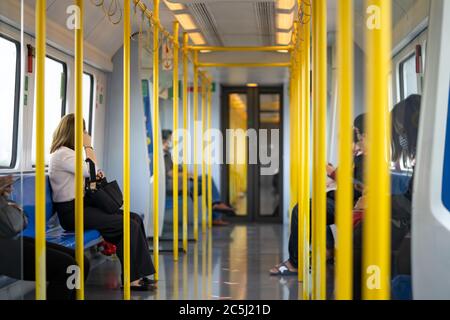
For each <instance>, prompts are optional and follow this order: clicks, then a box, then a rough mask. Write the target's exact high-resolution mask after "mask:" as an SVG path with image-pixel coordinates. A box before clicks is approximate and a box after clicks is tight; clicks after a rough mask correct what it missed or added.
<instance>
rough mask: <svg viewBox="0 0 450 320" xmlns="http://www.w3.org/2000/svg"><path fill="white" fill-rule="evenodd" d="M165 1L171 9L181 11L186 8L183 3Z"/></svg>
mask: <svg viewBox="0 0 450 320" xmlns="http://www.w3.org/2000/svg"><path fill="white" fill-rule="evenodd" d="M164 3H165V4H166V6H167V8H169V10H171V11H181V10H184V9H185V8H184V6H183V5H182V4H181V3H174V2H170V1H168V0H164Z"/></svg>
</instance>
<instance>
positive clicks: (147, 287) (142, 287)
mask: <svg viewBox="0 0 450 320" xmlns="http://www.w3.org/2000/svg"><path fill="white" fill-rule="evenodd" d="M144 279H145V278H144ZM144 279H141V281H140V282H139V285H138V286H130V290H131V291H138V292H148V291H156V290H157V289H158V286H157V285H156V283H153V284H152V283H148V281H153V280H150V279H146V280H144ZM120 289H121V290H123V286H121V287H120Z"/></svg>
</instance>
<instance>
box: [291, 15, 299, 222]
mask: <svg viewBox="0 0 450 320" xmlns="http://www.w3.org/2000/svg"><path fill="white" fill-rule="evenodd" d="M297 30H298V22H295V23H294V34H296V32H297ZM293 40H294V41H298V37H296V36H294V37H293ZM296 59H297V57H296V52H293V54H292V59H291V60H292V63H293V65H292V66H291V81H293V82H294V81H295V79H296V76H297V70H296V67H295V65H296ZM290 94H291V95H290V97H291V104H290V108H289V111H290V114H291V117H290V132H291V134H290V146H291V148H290V149H291V153H290V163H291V168H290V180H291V181H290V188H291V189H290V206H289V212H290V213H292V209H293V208H294V207H295V206H296V205H297V203H298V187H299V184H298V170H299V160H298V159H299V158H298V155H299V153H298V152H299V151H298V148H297V146H298V130H299V127H298V117H297V114H298V106H297V105H296V104H295V103H294V101H296V96H297V94H298V92H297V90H296V87H295V86H292V87H291V93H290Z"/></svg>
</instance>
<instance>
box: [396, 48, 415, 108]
mask: <svg viewBox="0 0 450 320" xmlns="http://www.w3.org/2000/svg"><path fill="white" fill-rule="evenodd" d="M399 67H400V69H399V74H400V99H401V100H404V99H406V98H407V97H409V96H410V95H412V94H417V93H419V85H418V77H417V72H416V54H415V53H414V54H412V55H410V56H409V57H408V58H406V59H405V60H403V61H402V62H401V63H400V66H399Z"/></svg>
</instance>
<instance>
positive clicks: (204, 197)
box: [201, 76, 208, 234]
mask: <svg viewBox="0 0 450 320" xmlns="http://www.w3.org/2000/svg"><path fill="white" fill-rule="evenodd" d="M206 85H207V79H206V77H205V76H204V77H203V82H202V139H201V141H202V143H201V146H202V152H201V155H202V232H203V234H205V233H206V214H207V210H208V208H207V198H208V194H207V192H206V187H207V185H206V183H207V182H206V161H205V156H206V155H205V132H206V125H207V119H206V110H207V101H208V97H207V93H206Z"/></svg>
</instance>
